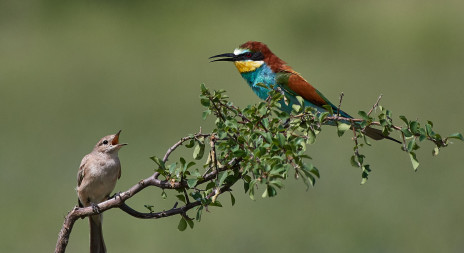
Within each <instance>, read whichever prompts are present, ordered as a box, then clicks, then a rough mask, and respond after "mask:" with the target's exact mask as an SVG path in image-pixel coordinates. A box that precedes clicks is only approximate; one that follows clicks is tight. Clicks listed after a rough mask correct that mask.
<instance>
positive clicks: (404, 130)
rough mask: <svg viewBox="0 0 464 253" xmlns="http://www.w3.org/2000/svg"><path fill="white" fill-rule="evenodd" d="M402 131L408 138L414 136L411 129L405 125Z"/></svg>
mask: <svg viewBox="0 0 464 253" xmlns="http://www.w3.org/2000/svg"><path fill="white" fill-rule="evenodd" d="M401 132H403V134H404V137H406V138H409V137H411V136H412V133H411V131H409V129H407V128H405V127H403V128H401Z"/></svg>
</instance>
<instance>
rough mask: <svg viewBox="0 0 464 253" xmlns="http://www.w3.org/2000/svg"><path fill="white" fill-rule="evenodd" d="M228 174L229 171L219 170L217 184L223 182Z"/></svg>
mask: <svg viewBox="0 0 464 253" xmlns="http://www.w3.org/2000/svg"><path fill="white" fill-rule="evenodd" d="M228 175H229V173H228V172H227V171H224V172H221V173H220V174H219V182H218V185H219V186H220V185H222V184H223V183H224V180H226V178H227V176H228Z"/></svg>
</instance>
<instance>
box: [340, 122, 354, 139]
mask: <svg viewBox="0 0 464 253" xmlns="http://www.w3.org/2000/svg"><path fill="white" fill-rule="evenodd" d="M350 127H351V126H350V125H348V124H345V123H340V122H338V124H337V133H338V137H340V136H342V135H343V134H344V133H345V131H346V130H348V129H350Z"/></svg>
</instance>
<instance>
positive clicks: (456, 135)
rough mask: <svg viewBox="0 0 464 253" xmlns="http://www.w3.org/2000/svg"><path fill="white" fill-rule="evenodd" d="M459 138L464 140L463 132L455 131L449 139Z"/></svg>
mask: <svg viewBox="0 0 464 253" xmlns="http://www.w3.org/2000/svg"><path fill="white" fill-rule="evenodd" d="M450 138H451V139H458V140H461V141H464V138H463V137H462V134H461V133H454V134H451V135H450V136H448V139H450Z"/></svg>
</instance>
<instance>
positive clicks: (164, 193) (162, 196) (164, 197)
mask: <svg viewBox="0 0 464 253" xmlns="http://www.w3.org/2000/svg"><path fill="white" fill-rule="evenodd" d="M167 197H168V195H167V194H166V192H165V191H164V190H163V191H162V192H161V198H163V199H166V198H167Z"/></svg>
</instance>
